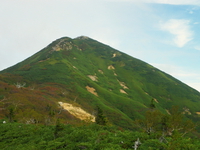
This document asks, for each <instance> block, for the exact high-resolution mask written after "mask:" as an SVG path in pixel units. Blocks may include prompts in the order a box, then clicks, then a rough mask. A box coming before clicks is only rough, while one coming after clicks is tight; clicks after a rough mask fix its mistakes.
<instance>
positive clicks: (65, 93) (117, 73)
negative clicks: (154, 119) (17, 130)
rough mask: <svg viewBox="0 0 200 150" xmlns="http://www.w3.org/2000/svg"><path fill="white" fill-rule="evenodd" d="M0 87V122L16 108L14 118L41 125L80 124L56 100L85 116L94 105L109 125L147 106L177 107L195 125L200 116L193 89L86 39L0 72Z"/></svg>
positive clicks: (61, 43)
mask: <svg viewBox="0 0 200 150" xmlns="http://www.w3.org/2000/svg"><path fill="white" fill-rule="evenodd" d="M0 87H1V91H0V99H1V105H0V107H1V108H2V109H1V111H2V113H1V114H2V115H1V116H0V117H1V118H2V117H4V114H5V115H7V116H9V111H8V110H11V109H13V110H14V109H15V110H16V109H17V112H16V115H15V118H17V119H18V120H20V119H21V120H23V118H25V119H24V120H25V121H27V120H28V121H31V119H30V118H32V120H34V119H35V120H38V121H39V122H42V121H44V120H45V119H46V120H48V119H51V116H54V115H55V114H60V115H61V118H62V119H63V120H65V121H66V122H68V123H69V122H79V120H80V118H78V117H77V116H75V115H73V114H72V113H71V112H70V109H69V107H68V108H66V109H67V110H68V111H66V110H62V109H61V107H59V104H58V103H59V102H60V104H62V103H67V104H68V106H71V105H73V106H74V108H76V110H77V111H78V110H79V109H82V110H84V111H85V112H87V113H89V114H95V109H96V107H97V106H99V107H101V109H102V110H103V112H104V113H105V115H106V117H107V118H108V120H109V122H111V123H112V124H116V125H118V126H121V127H125V128H131V127H132V125H133V120H135V119H138V118H143V117H144V114H145V111H146V110H148V109H149V106H150V104H151V103H154V105H155V107H156V108H157V109H158V110H160V111H161V112H162V113H166V114H167V113H168V110H169V109H170V108H171V107H172V106H173V105H174V106H179V109H180V111H182V112H183V113H184V114H185V116H187V117H188V118H191V119H193V120H194V121H198V120H199V114H200V93H199V92H198V91H196V90H195V89H193V88H191V87H189V86H187V85H186V84H184V83H182V82H181V81H179V80H177V79H175V78H174V77H172V76H170V75H168V74H167V73H165V72H162V71H161V70H159V69H157V68H155V67H153V66H151V65H149V64H148V63H145V62H143V61H141V60H139V59H136V58H133V57H131V56H129V55H127V54H125V53H123V52H120V51H118V50H116V49H114V48H112V47H110V46H108V45H105V44H103V43H100V42H98V41H96V40H94V39H91V38H89V37H85V36H81V37H78V38H75V39H72V38H69V37H63V38H60V39H57V40H55V41H54V42H52V43H51V44H50V45H48V46H47V47H45V48H44V49H42V50H41V51H39V52H37V53H36V54H34V55H33V56H31V57H29V58H27V59H26V60H24V61H22V62H20V63H18V64H16V65H14V66H12V67H9V68H7V69H5V70H2V71H1V72H0ZM152 100H153V101H152ZM61 102H62V103H61ZM11 106H12V107H11ZM13 118H14V116H13ZM47 118H48V119H47Z"/></svg>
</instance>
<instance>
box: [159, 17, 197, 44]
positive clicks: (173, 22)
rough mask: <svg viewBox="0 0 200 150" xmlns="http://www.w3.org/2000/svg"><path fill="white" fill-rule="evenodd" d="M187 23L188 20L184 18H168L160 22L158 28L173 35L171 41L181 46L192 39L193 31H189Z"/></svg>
mask: <svg viewBox="0 0 200 150" xmlns="http://www.w3.org/2000/svg"><path fill="white" fill-rule="evenodd" d="M189 23H190V21H189V20H185V19H170V20H168V21H167V22H164V23H163V22H162V23H160V28H161V30H163V31H168V32H169V33H171V34H172V35H174V39H173V42H174V43H175V44H176V46H178V47H183V46H184V45H185V44H187V43H188V42H189V41H191V40H192V39H193V31H191V29H190V25H189Z"/></svg>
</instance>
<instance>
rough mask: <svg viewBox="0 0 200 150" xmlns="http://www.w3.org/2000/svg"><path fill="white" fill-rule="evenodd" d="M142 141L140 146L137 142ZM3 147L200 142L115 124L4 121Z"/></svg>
mask: <svg viewBox="0 0 200 150" xmlns="http://www.w3.org/2000/svg"><path fill="white" fill-rule="evenodd" d="M136 141H139V143H140V144H139V147H138V148H136V147H135V142H136ZM0 149H2V150H40V149H42V150H44V149H47V150H53V149H70V150H79V149H89V150H100V149H104V150H106V149H107V150H112V149H116V150H120V149H139V150H157V149H164V150H165V149H166V150H175V149H176V150H198V149H200V141H199V140H198V139H195V138H190V137H182V136H180V134H179V133H176V134H174V135H173V136H171V137H166V139H165V141H162V142H161V139H160V138H159V137H158V134H150V135H149V134H147V133H144V132H139V131H129V130H123V129H121V128H118V127H115V126H100V125H97V124H88V125H82V126H72V125H63V124H60V123H57V125H56V126H44V125H33V124H20V123H6V124H3V123H1V124H0Z"/></svg>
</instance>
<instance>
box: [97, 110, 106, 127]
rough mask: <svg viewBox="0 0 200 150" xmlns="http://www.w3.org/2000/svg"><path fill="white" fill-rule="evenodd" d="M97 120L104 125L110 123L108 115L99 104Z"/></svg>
mask: <svg viewBox="0 0 200 150" xmlns="http://www.w3.org/2000/svg"><path fill="white" fill-rule="evenodd" d="M95 122H96V123H97V124H99V125H104V126H105V125H107V123H108V120H107V118H106V116H105V115H104V114H103V110H102V109H101V108H100V107H99V106H97V112H96V117H95Z"/></svg>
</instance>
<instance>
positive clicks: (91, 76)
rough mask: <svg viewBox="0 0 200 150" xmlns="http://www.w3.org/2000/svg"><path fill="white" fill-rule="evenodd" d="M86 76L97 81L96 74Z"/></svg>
mask: <svg viewBox="0 0 200 150" xmlns="http://www.w3.org/2000/svg"><path fill="white" fill-rule="evenodd" d="M88 77H89V78H90V79H91V80H92V81H98V77H97V76H93V75H88Z"/></svg>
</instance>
